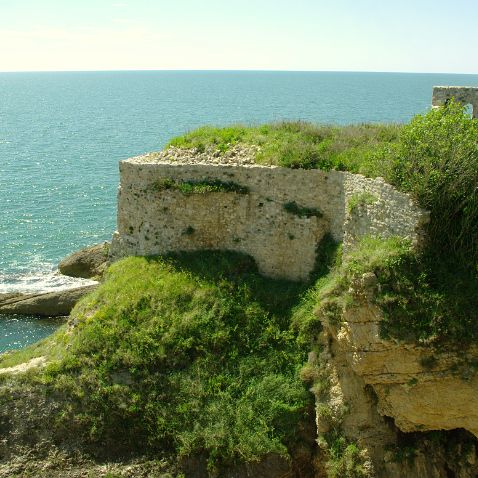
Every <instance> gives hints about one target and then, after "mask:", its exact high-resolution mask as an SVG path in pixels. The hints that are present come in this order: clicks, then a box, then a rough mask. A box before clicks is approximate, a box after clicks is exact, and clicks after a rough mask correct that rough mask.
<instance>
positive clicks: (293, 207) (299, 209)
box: [284, 201, 323, 217]
mask: <svg viewBox="0 0 478 478" xmlns="http://www.w3.org/2000/svg"><path fill="white" fill-rule="evenodd" d="M284 209H285V210H286V211H287V212H288V213H289V214H293V215H294V216H298V217H314V216H315V217H322V216H323V214H322V212H321V211H320V210H319V209H317V208H313V207H305V206H299V205H298V204H297V203H296V202H295V201H291V202H286V203H285V204H284Z"/></svg>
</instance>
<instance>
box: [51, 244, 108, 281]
mask: <svg viewBox="0 0 478 478" xmlns="http://www.w3.org/2000/svg"><path fill="white" fill-rule="evenodd" d="M108 253H109V243H108V242H105V243H103V244H96V245H94V246H89V247H85V248H84V249H80V250H79V251H77V252H74V253H73V254H71V255H69V256H68V257H66V258H65V259H63V260H62V261H61V262H60V264H59V265H58V269H59V270H60V272H61V273H62V274H63V275H66V276H70V277H81V278H83V279H90V278H92V277H98V276H101V275H102V274H103V272H104V271H105V269H106V267H107V266H108Z"/></svg>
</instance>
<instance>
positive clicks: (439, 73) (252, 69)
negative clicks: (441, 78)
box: [0, 68, 478, 76]
mask: <svg viewBox="0 0 478 478" xmlns="http://www.w3.org/2000/svg"><path fill="white" fill-rule="evenodd" d="M119 72H132V73H134V72H138V73H139V72H197V73H201V72H218V73H219V72H236V73H247V72H251V73H253V72H257V73H385V74H406V75H470V76H478V72H477V73H463V72H445V71H391V70H388V71H381V70H281V69H255V68H249V69H233V68H226V69H216V68H205V69H188V68H178V69H172V68H119V69H99V70H94V69H79V70H0V74H1V73H119Z"/></svg>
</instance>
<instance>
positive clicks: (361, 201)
mask: <svg viewBox="0 0 478 478" xmlns="http://www.w3.org/2000/svg"><path fill="white" fill-rule="evenodd" d="M377 201H378V197H377V196H376V195H375V194H372V193H370V192H368V191H363V192H360V193H356V194H353V195H352V196H351V197H350V199H349V200H348V203H347V208H348V211H349V213H353V212H354V211H356V210H357V209H358V208H361V207H364V206H366V205H372V204H375V203H376V202H377Z"/></svg>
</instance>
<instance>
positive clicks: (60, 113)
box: [0, 71, 478, 352]
mask: <svg viewBox="0 0 478 478" xmlns="http://www.w3.org/2000/svg"><path fill="white" fill-rule="evenodd" d="M434 85H462V86H465V85H466V86H478V75H451V74H407V73H345V72H259V71H253V72H246V71H131V72H129V71H128V72H124V71H122V72H120V71H118V72H113V71H112V72H45V73H0V293H6V292H42V291H50V290H55V289H59V288H65V287H74V286H76V285H78V281H77V280H74V279H68V278H65V277H62V276H60V275H59V274H58V273H57V264H58V261H59V260H60V259H61V258H63V257H64V256H66V255H67V254H69V253H71V252H73V251H75V250H77V249H79V248H81V247H83V246H86V245H90V244H95V243H99V242H102V241H105V240H109V239H110V238H111V236H112V233H113V232H114V230H115V222H116V195H117V188H118V180H119V178H118V162H119V161H120V160H122V159H125V158H128V157H131V156H136V155H139V154H142V153H145V152H149V151H157V150H160V149H162V148H163V147H164V146H165V145H166V144H167V142H168V141H169V140H170V139H171V138H172V137H174V136H176V135H180V134H182V133H185V132H187V131H190V130H193V129H195V128H197V127H199V126H202V125H205V124H208V125H217V126H222V125H228V124H233V123H242V124H246V125H249V124H252V125H253V124H259V123H263V122H271V121H281V120H304V121H312V122H317V123H333V124H350V123H364V122H367V123H369V122H370V123H376V122H393V123H403V122H407V121H409V120H410V119H411V118H412V117H413V116H414V115H415V114H417V113H424V112H426V111H427V110H428V109H429V108H430V102H431V94H432V87H433V86H434ZM60 322H61V321H59V320H52V319H44V318H43V319H42V318H38V317H20V316H0V352H4V351H7V350H11V349H15V348H21V347H23V346H25V345H27V344H30V343H32V342H35V341H37V340H39V339H41V338H43V337H45V336H47V335H48V334H51V333H52V332H53V331H54V330H55V329H56V328H57V327H58V325H59V323H60Z"/></svg>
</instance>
